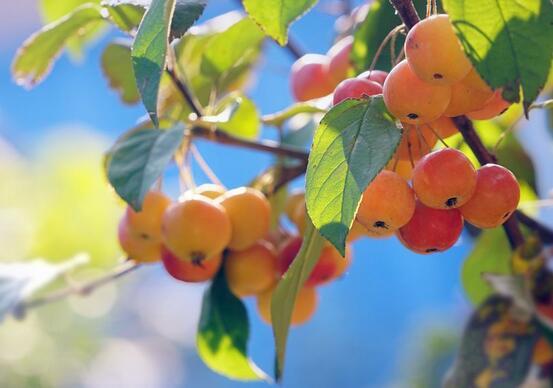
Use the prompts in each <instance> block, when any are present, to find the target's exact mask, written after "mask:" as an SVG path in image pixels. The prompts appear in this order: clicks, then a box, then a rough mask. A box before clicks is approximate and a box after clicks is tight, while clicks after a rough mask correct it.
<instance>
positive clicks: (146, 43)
mask: <svg viewBox="0 0 553 388" xmlns="http://www.w3.org/2000/svg"><path fill="white" fill-rule="evenodd" d="M174 10H175V0H152V4H151V6H150V8H148V10H147V11H146V13H145V14H144V18H143V19H142V22H141V23H140V26H139V27H138V32H137V34H136V38H135V40H134V44H133V47H132V54H131V56H132V63H133V69H134V76H135V78H136V85H137V86H138V90H139V91H140V95H141V97H142V102H143V103H144V106H145V107H146V110H147V112H148V114H149V115H150V118H151V119H152V122H153V123H154V125H155V126H156V127H157V126H158V117H157V97H158V94H159V84H160V82H161V75H162V74H163V71H164V70H165V57H166V56H167V47H168V44H169V42H168V39H169V25H170V24H171V19H172V18H173V11H174Z"/></svg>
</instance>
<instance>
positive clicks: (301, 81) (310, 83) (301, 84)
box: [290, 54, 336, 101]
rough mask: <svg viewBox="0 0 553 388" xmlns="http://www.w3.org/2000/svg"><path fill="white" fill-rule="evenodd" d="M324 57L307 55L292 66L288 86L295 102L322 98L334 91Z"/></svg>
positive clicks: (327, 62) (325, 57)
mask: <svg viewBox="0 0 553 388" xmlns="http://www.w3.org/2000/svg"><path fill="white" fill-rule="evenodd" d="M328 64H329V59H328V57H327V56H325V55H318V54H307V55H304V56H303V57H301V58H300V59H298V60H297V61H296V62H295V63H294V64H293V65H292V71H291V73H290V86H291V88H292V94H293V96H294V98H295V99H296V101H307V100H312V99H314V98H320V97H324V96H326V95H328V94H330V93H332V91H333V90H334V86H335V85H336V84H335V83H334V82H332V80H331V78H330V74H329V71H328Z"/></svg>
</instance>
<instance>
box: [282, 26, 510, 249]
mask: <svg viewBox="0 0 553 388" xmlns="http://www.w3.org/2000/svg"><path fill="white" fill-rule="evenodd" d="M352 46H353V38H352V37H347V38H344V39H342V40H341V41H339V42H338V43H336V44H335V45H334V46H333V47H332V48H331V49H330V50H329V51H328V53H327V54H326V55H314V54H308V55H306V56H304V57H302V58H300V59H299V60H298V61H296V63H295V64H294V65H293V67H292V75H291V88H292V92H293V95H294V97H295V98H296V99H297V100H298V101H305V100H310V99H314V98H321V97H325V96H326V95H329V94H330V93H332V100H333V104H334V105H336V104H338V103H340V102H341V101H343V100H345V99H348V98H355V99H359V98H364V97H370V96H373V95H378V94H382V95H383V98H384V102H385V104H386V107H387V109H388V110H389V112H390V113H392V115H394V116H395V118H396V119H397V120H399V121H400V122H401V125H402V127H403V136H402V140H401V142H400V144H399V146H398V148H397V150H396V152H395V154H394V157H392V159H391V161H390V163H389V164H388V166H386V169H385V170H383V171H381V172H380V174H379V175H377V177H376V178H375V179H374V180H373V182H371V184H369V186H368V187H367V189H366V191H365V192H364V193H363V197H362V200H361V203H360V205H359V209H358V212H357V216H356V220H355V222H354V224H353V226H354V229H355V231H354V232H350V233H353V234H354V235H357V234H358V233H361V234H364V235H369V236H373V237H385V236H390V235H393V234H396V235H397V236H398V238H399V239H400V241H401V242H402V243H403V244H404V245H405V246H406V247H408V248H409V249H411V250H413V251H415V252H417V253H431V252H437V251H443V250H446V249H448V248H449V247H451V246H452V245H453V244H454V243H455V242H456V241H457V239H458V238H459V235H460V234H461V231H462V229H463V224H464V220H466V221H468V222H469V223H471V224H472V225H474V226H476V227H479V228H494V227H496V226H499V225H501V224H503V223H504V222H505V221H506V220H507V219H508V218H509V217H510V215H511V214H512V213H513V212H514V211H515V209H516V207H517V205H518V201H519V197H520V188H519V185H518V182H517V180H516V178H515V176H514V175H513V174H512V173H511V171H509V170H508V169H506V168H504V167H502V166H499V165H496V164H487V165H485V166H482V167H481V168H479V169H478V170H475V168H474V167H473V165H472V163H471V161H470V160H469V159H468V158H467V157H466V156H465V155H464V154H463V153H462V152H460V151H458V150H455V149H451V148H442V149H439V150H435V151H433V149H434V148H435V146H436V144H437V143H438V139H442V140H443V139H444V138H447V137H450V136H452V135H454V134H456V133H457V132H458V130H457V127H456V126H455V123H454V122H453V120H452V117H455V116H460V115H466V116H467V117H469V118H470V119H474V120H487V119H491V118H494V117H496V116H498V115H500V114H502V113H503V112H504V111H505V110H506V109H507V108H508V107H509V105H510V104H509V103H508V102H507V101H505V100H504V99H503V98H502V95H501V90H492V89H491V88H490V87H489V86H488V85H487V84H486V82H485V81H483V80H482V79H481V77H480V76H479V74H478V73H477V71H476V69H475V68H473V67H472V65H471V63H470V61H469V59H468V58H467V57H466V56H465V54H464V52H463V50H462V47H461V44H460V43H459V41H458V39H457V37H456V35H455V33H454V30H453V28H452V26H451V23H450V21H449V17H448V16H447V15H434V16H430V17H428V18H427V19H424V20H422V21H421V22H419V23H418V24H416V25H415V26H414V27H413V28H412V29H411V30H410V31H409V33H408V34H407V37H406V40H405V45H404V52H405V57H406V59H404V60H402V61H400V62H399V63H397V64H396V65H395V66H394V67H393V69H392V70H391V71H390V73H386V72H384V71H380V70H368V71H366V72H364V73H361V74H359V75H358V76H356V77H354V78H347V77H348V76H349V75H350V74H351V73H352V72H353V66H352V64H351V62H350V54H351V50H352ZM359 228H363V230H362V231H361V232H359Z"/></svg>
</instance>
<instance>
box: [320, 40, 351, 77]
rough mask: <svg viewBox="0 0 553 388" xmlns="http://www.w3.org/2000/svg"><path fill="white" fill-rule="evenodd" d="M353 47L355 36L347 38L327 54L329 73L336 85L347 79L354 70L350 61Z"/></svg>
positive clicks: (337, 43) (336, 44)
mask: <svg viewBox="0 0 553 388" xmlns="http://www.w3.org/2000/svg"><path fill="white" fill-rule="evenodd" d="M352 47H353V36H351V35H350V36H346V37H345V38H343V39H340V40H339V41H338V42H336V43H335V44H334V45H333V46H332V47H331V48H330V49H329V50H328V52H327V53H326V55H327V57H328V58H329V62H328V73H329V75H330V78H331V79H332V80H333V81H334V83H335V84H337V83H339V82H340V81H342V80H344V79H346V78H347V77H348V75H349V72H350V70H351V69H352V64H351V61H350V59H349V56H350V54H351V48H352Z"/></svg>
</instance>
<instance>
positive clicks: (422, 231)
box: [397, 201, 463, 254]
mask: <svg viewBox="0 0 553 388" xmlns="http://www.w3.org/2000/svg"><path fill="white" fill-rule="evenodd" d="M462 231H463V217H462V216H461V212H460V211H459V209H433V208H430V207H428V206H425V205H424V204H423V203H422V202H420V201H417V203H416V207H415V213H414V214H413V217H412V218H411V220H409V222H408V223H407V224H406V225H404V226H403V227H401V228H400V229H399V230H398V233H397V236H398V238H399V240H400V241H401V242H402V244H403V245H405V246H406V247H407V248H409V249H410V250H412V251H413V252H417V253H421V254H426V253H432V252H440V251H445V250H446V249H449V248H451V247H452V246H453V244H455V242H456V241H457V240H458V239H459V236H460V235H461V232H462Z"/></svg>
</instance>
